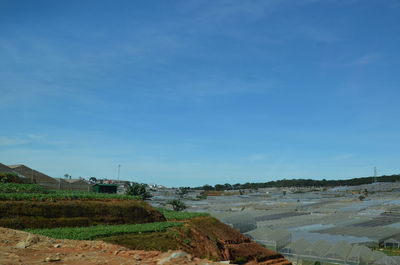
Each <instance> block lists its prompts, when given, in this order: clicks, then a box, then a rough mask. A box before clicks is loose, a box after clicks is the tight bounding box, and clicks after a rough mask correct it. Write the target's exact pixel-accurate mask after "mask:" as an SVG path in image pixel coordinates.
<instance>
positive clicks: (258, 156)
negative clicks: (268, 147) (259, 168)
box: [244, 153, 268, 162]
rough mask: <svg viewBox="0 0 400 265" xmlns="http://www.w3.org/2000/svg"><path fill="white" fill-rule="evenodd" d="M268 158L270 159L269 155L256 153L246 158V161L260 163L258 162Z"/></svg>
mask: <svg viewBox="0 0 400 265" xmlns="http://www.w3.org/2000/svg"><path fill="white" fill-rule="evenodd" d="M267 158H268V154H264V153H256V154H251V155H249V156H247V157H245V158H244V160H246V161H250V162H258V161H262V160H265V159H267Z"/></svg>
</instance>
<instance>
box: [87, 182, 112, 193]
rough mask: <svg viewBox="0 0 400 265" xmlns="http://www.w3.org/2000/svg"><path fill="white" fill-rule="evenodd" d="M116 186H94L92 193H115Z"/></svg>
mask: <svg viewBox="0 0 400 265" xmlns="http://www.w3.org/2000/svg"><path fill="white" fill-rule="evenodd" d="M117 189H118V185H117V184H94V185H93V191H94V192H98V193H117Z"/></svg>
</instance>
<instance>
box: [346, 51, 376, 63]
mask: <svg viewBox="0 0 400 265" xmlns="http://www.w3.org/2000/svg"><path fill="white" fill-rule="evenodd" d="M381 58H382V54H380V53H367V54H364V55H362V56H360V57H358V58H356V59H354V60H352V61H351V62H350V63H349V64H350V65H369V64H373V63H376V62H378V61H379V60H380V59H381Z"/></svg>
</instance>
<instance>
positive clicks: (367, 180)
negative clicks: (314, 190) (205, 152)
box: [186, 174, 400, 191]
mask: <svg viewBox="0 0 400 265" xmlns="http://www.w3.org/2000/svg"><path fill="white" fill-rule="evenodd" d="M376 181H377V182H396V181H400V174H397V175H388V176H386V175H384V176H379V177H376ZM374 182H375V177H364V178H352V179H343V180H326V179H322V180H315V179H282V180H276V181H268V182H258V183H254V182H247V183H244V184H240V183H237V184H229V183H225V184H216V185H214V186H211V185H208V184H206V185H203V186H200V187H195V188H189V187H186V189H193V190H217V191H223V190H241V189H260V188H282V187H335V186H357V185H363V184H371V183H374Z"/></svg>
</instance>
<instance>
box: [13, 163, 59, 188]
mask: <svg viewBox="0 0 400 265" xmlns="http://www.w3.org/2000/svg"><path fill="white" fill-rule="evenodd" d="M8 167H9V168H11V169H12V170H14V171H16V172H18V173H19V174H21V175H23V176H24V177H25V178H27V179H29V180H30V182H31V183H35V184H39V185H40V186H43V187H46V188H50V189H59V181H58V180H56V179H54V178H52V177H50V176H48V175H46V174H44V173H42V172H39V171H37V170H34V169H32V168H29V167H27V166H25V165H9V166H8Z"/></svg>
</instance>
